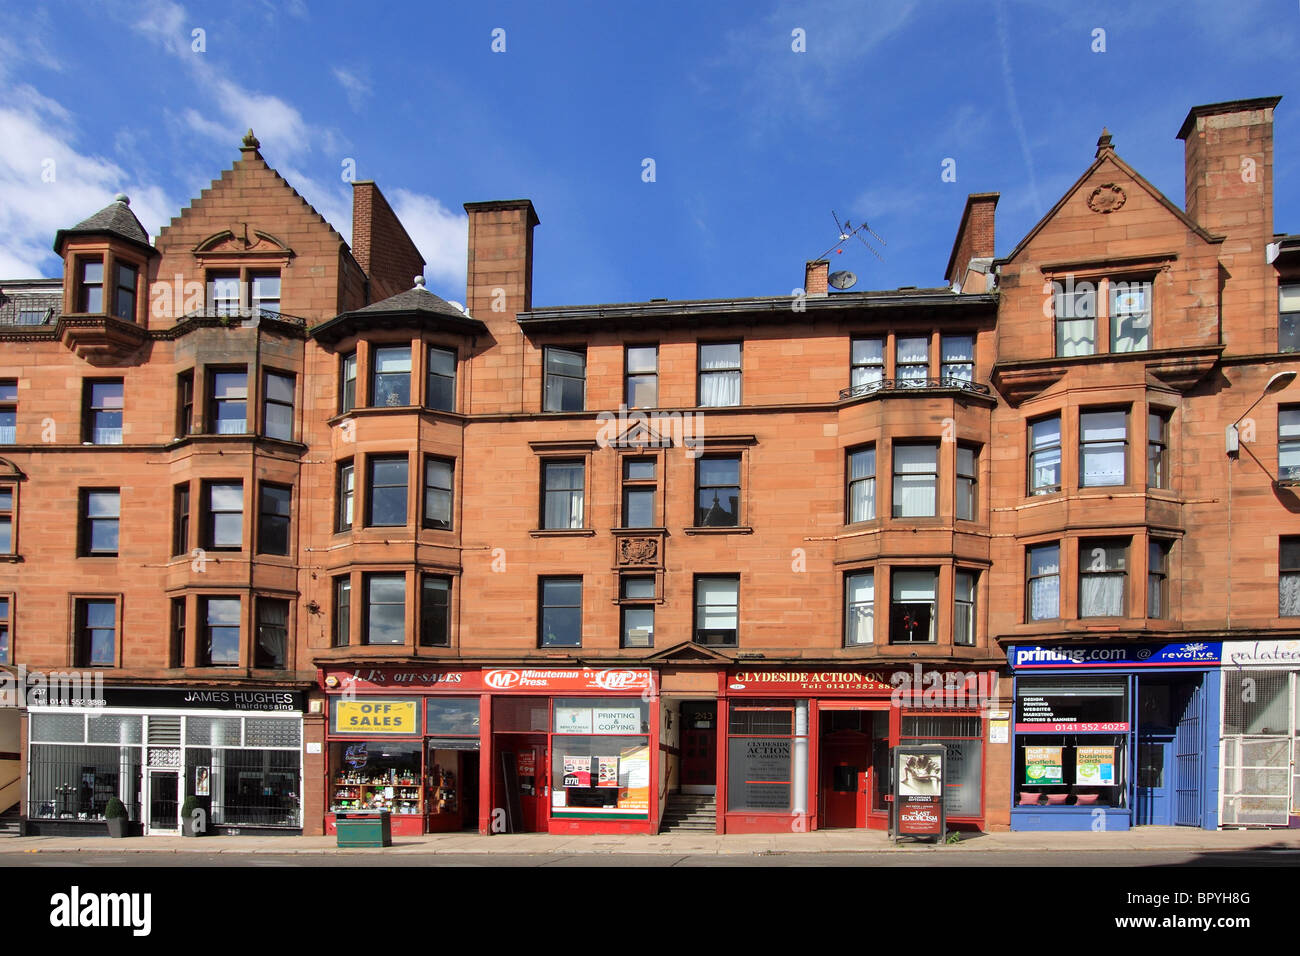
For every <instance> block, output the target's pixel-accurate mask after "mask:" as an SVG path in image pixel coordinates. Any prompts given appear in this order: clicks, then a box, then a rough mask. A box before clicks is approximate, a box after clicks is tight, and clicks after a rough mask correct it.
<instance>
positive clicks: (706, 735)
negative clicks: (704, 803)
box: [681, 701, 718, 793]
mask: <svg viewBox="0 0 1300 956" xmlns="http://www.w3.org/2000/svg"><path fill="white" fill-rule="evenodd" d="M716 720H717V706H716V704H715V703H714V702H713V701H707V702H705V703H701V704H696V703H693V702H691V701H686V702H683V704H682V780H681V787H682V791H683V792H685V793H692V792H695V793H699V792H706V793H712V792H714V790H715V789H716V787H717V782H718V731H717V724H716V723H715V721H716Z"/></svg>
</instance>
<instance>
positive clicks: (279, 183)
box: [154, 149, 347, 251]
mask: <svg viewBox="0 0 1300 956" xmlns="http://www.w3.org/2000/svg"><path fill="white" fill-rule="evenodd" d="M268 185H269V186H271V187H272V189H273V190H274V191H276V192H282V193H283V194H284V195H286V196H288V197H291V198H292V199H293V200H296V203H295V204H296V205H298V206H300V207H301V208H302V209H305V210H306V211H307V212H308V213H310V215H311V216H312V217H313V218H314V219H315V220H316V221H317V222H318V223H319V224H320V225H322V226H324V227H325V228H326V229H327V230H328V231H329V234H330V236H331V237H332V238H334V239H336V240H338V241H339V242H340V243H342V244H344V245H347V242H346V240H345V239H344V238H343V236H342V235H341V234H340V233H339V231H338V230H337V229H335V228H334V227H333V226H332V225H331V224H330V222H329V220H327V219H326V218H325V217H324V216H322V215H321V214H320V213H319V212H317V211H316V208H315V207H314V206H312V204H311V203H309V202H308V201H307V200H306V199H304V198H303V197H302V195H301V194H300V193H299V192H298V190H296V189H294V188H293V186H291V185H289V183H288V182H287V181H286V180H285V178H284V177H283V176H281V175H280V174H279V173H278V172H276V171H275V170H274V169H272V168H271V167H270V166H269V165H267V162H266V160H265V159H263V158H262V154H261V153H259V152H257V150H255V149H245V150H244V153H243V155H242V156H241V157H240V158H239V159H238V160H236V161H235V163H234V165H232V166H231V167H230V168H229V169H226V170H224V171H223V172H222V173H221V175H220V176H219V177H218V178H217V179H214V180H212V182H211V183H210V184H209V185H208V187H207V188H206V189H204V190H202V191H201V192H200V193H199V195H198V196H196V197H195V198H194V199H192V200H190V202H189V204H188V205H187V206H185V207H183V208H182V209H181V211H180V213H179V214H178V215H176V216H174V217H172V220H171V221H170V222H169V223H168V224H167V225H165V226H163V227H162V228H161V229H159V230H158V236H157V238H156V239H155V240H154V245H155V247H156V248H158V249H161V250H164V251H165V249H166V246H167V238H168V234H169V233H171V232H173V231H175V230H177V228H178V227H180V226H181V225H182V224H183V223H185V221H186V220H188V219H190V218H192V217H194V216H197V215H200V214H206V213H208V212H209V208H208V207H210V206H212V205H213V204H214V203H216V201H217V200H219V199H221V198H222V197H223V196H224V195H225V194H226V193H227V191H229V190H234V189H249V188H253V189H256V188H258V187H265V186H268ZM256 203H257V200H254V202H253V203H250V202H249V200H248V197H247V196H244V197H241V198H240V199H239V206H240V208H241V209H249V210H250V211H252V209H255V206H256ZM282 213H283V209H278V210H277V215H278V216H279V215H282ZM246 214H247V213H245V215H246ZM216 218H218V219H220V218H222V217H221V216H216ZM213 238H215V237H213V236H211V235H208V236H206V237H199V241H200V242H203V241H208V240H210V239H213ZM276 241H277V242H279V240H276ZM189 244H190V245H191V246H193V245H195V244H196V243H195V240H191V241H190V243H189Z"/></svg>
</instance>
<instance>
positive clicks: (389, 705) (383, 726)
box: [334, 700, 420, 735]
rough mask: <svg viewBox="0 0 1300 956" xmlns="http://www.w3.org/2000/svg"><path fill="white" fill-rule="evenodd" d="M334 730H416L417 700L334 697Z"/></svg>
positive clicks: (372, 731)
mask: <svg viewBox="0 0 1300 956" xmlns="http://www.w3.org/2000/svg"><path fill="white" fill-rule="evenodd" d="M334 732H335V733H336V734H411V735H415V734H418V733H419V732H420V711H419V704H418V703H417V702H416V701H413V700H338V701H335V702H334Z"/></svg>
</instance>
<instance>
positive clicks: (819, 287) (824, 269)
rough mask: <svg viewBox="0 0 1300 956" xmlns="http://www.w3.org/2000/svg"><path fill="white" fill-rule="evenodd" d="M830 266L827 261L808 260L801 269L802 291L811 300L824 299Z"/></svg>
mask: <svg viewBox="0 0 1300 956" xmlns="http://www.w3.org/2000/svg"><path fill="white" fill-rule="evenodd" d="M830 271H831V264H830V260H828V259H809V260H808V261H807V262H806V263H804V267H803V291H804V294H805V295H807V296H810V297H813V298H825V297H826V296H827V295H829V294H830V293H829V292H828V291H827V290H828V285H827V281H828V276H829V275H830Z"/></svg>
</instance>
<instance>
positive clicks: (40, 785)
mask: <svg viewBox="0 0 1300 956" xmlns="http://www.w3.org/2000/svg"><path fill="white" fill-rule="evenodd" d="M303 701H304V695H303V694H302V693H301V692H298V691H286V690H279V689H263V690H258V689H242V688H241V689H239V690H214V689H211V688H178V687H165V688H143V687H106V688H103V691H102V697H100V698H97V699H95V700H86V701H81V702H80V706H76V707H72V706H62V705H50V706H46V705H43V704H41V703H38V702H32V703H31V704H29V707H28V711H27V732H26V739H27V748H26V753H25V756H26V764H27V765H26V776H27V800H26V817H25V820H24V829H25V832H27V833H28V834H33V835H35V834H84V835H107V831H106V829H105V824H104V812H105V809H106V808H107V806H108V802H109V800H110V799H112V798H114V797H116V798H117V799H119V800H121V801H122V804H123V805H124V806H125V808H126V810H127V813H128V815H129V817H130V820H131V830H132V832H135V833H142V834H144V835H146V836H147V835H156V834H164V835H167V834H170V835H176V834H179V833H180V831H181V813H182V809H183V807H184V806H185V803H186V800H187V798H193V801H194V802H193V804H192V807H197V808H198V809H200V810H201V811H202V813H201V814H200V816H199V820H200V821H201V822H202V824H203V826H204V828H205V829H206V830H207V832H209V833H215V834H245V835H247V834H250V833H272V834H299V833H301V832H302V802H301V794H302V792H303V791H302V736H303V728H302V713H303Z"/></svg>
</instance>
